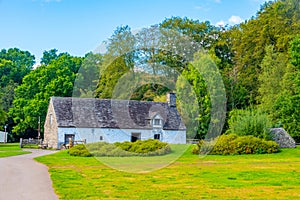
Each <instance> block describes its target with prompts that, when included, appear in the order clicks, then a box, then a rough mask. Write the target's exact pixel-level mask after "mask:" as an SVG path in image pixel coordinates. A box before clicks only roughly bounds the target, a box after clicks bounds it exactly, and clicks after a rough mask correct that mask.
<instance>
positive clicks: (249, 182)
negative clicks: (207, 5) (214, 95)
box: [36, 146, 300, 199]
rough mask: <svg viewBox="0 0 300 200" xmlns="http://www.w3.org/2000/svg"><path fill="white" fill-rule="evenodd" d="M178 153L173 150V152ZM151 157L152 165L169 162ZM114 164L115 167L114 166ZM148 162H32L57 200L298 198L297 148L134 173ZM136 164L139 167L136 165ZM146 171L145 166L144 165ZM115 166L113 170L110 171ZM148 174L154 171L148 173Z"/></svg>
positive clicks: (193, 158)
mask: <svg viewBox="0 0 300 200" xmlns="http://www.w3.org/2000/svg"><path fill="white" fill-rule="evenodd" d="M180 148H182V146H181V147H180V146H179V147H173V149H174V150H175V151H174V152H173V154H174V155H175V156H174V155H173V156H174V157H176V156H177V155H176V151H177V150H179V149H180ZM168 156H169V157H170V156H171V155H165V156H161V157H160V159H158V158H153V163H154V165H156V164H157V163H159V162H161V160H164V158H166V159H168ZM118 159H119V162H117V161H118ZM143 159H144V161H145V162H144V163H146V164H147V163H148V164H149V158H101V159H96V158H93V157H89V158H82V157H71V156H69V155H68V154H67V152H66V151H61V152H58V153H56V154H52V155H48V156H43V157H39V158H36V160H38V161H39V162H41V163H44V164H46V165H47V166H48V167H49V172H50V174H51V178H52V180H53V184H54V188H55V191H56V193H57V194H58V195H59V197H60V199H120V198H121V199H201V198H204V199H249V198H250V199H299V198H300V192H299V191H300V147H299V146H298V148H296V149H283V150H282V152H280V153H277V154H265V155H236V156H213V155H209V156H206V157H204V158H200V157H199V156H197V155H192V154H191V153H190V149H189V150H188V151H186V152H185V153H184V154H183V156H181V157H180V158H179V159H177V160H176V161H175V162H173V163H172V164H170V165H168V166H166V167H163V168H161V169H159V170H155V171H152V172H149V173H139V174H137V173H128V172H122V171H120V170H116V169H113V168H111V167H108V166H107V163H106V165H105V164H102V163H101V162H108V161H109V165H110V166H111V165H112V164H116V165H117V168H118V169H120V167H121V170H122V166H123V165H125V164H126V169H125V171H126V170H127V169H129V168H130V167H131V168H132V170H133V169H136V170H137V171H139V170H141V171H140V172H142V171H143V170H145V169H144V168H139V167H137V166H140V163H143V162H142V160H143ZM137 162H140V163H139V165H137ZM144 166H146V165H144ZM113 167H116V166H113ZM152 170H153V169H152Z"/></svg>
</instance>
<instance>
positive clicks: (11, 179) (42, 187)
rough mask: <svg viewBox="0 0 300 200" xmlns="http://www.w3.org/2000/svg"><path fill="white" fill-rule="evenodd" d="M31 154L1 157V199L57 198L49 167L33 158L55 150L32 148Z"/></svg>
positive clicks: (39, 199)
mask: <svg viewBox="0 0 300 200" xmlns="http://www.w3.org/2000/svg"><path fill="white" fill-rule="evenodd" d="M28 151H31V152H32V153H31V154H25V155H20V156H12V157H6V158H0V200H55V199H58V197H57V195H56V194H55V193H54V190H53V187H52V181H51V179H50V175H49V173H48V168H47V167H46V166H45V165H43V164H41V163H38V162H36V161H34V160H33V158H35V157H38V156H43V155H48V154H52V153H55V151H48V150H40V149H30V150H28Z"/></svg>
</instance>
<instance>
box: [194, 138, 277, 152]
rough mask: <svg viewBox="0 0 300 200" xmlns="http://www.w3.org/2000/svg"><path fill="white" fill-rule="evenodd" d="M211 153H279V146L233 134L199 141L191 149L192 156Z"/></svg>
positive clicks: (272, 142)
mask: <svg viewBox="0 0 300 200" xmlns="http://www.w3.org/2000/svg"><path fill="white" fill-rule="evenodd" d="M207 149H210V150H211V151H210V152H209V154H214V155H233V154H264V153H276V152H279V145H278V144H277V143H276V142H274V141H267V140H264V139H260V138H257V137H254V136H251V135H250V136H237V135H235V134H228V135H221V136H220V137H218V138H217V139H216V140H215V141H212V142H204V141H203V140H201V141H199V142H198V144H197V145H196V146H195V147H194V148H193V150H192V153H193V154H199V153H200V150H201V152H203V151H204V152H205V151H206V150H207Z"/></svg>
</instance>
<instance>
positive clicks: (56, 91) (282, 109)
mask: <svg viewBox="0 0 300 200" xmlns="http://www.w3.org/2000/svg"><path fill="white" fill-rule="evenodd" d="M299 11H300V10H299V2H298V0H278V1H272V2H268V3H265V4H264V5H262V6H261V8H260V10H259V11H258V12H257V14H256V16H254V17H252V18H251V19H249V20H247V21H245V22H243V23H241V24H238V25H235V26H232V27H228V26H226V27H216V26H214V25H212V24H211V23H210V22H208V21H206V22H200V21H198V20H192V19H188V18H180V17H172V18H169V19H165V20H164V21H162V22H161V23H160V24H158V25H154V26H151V27H150V28H147V29H142V30H140V31H139V32H138V33H136V34H133V33H132V32H131V29H130V27H129V26H121V27H118V28H117V29H116V30H115V32H114V33H113V35H112V36H111V37H110V38H109V40H108V41H107V52H106V53H105V54H93V53H88V54H86V56H85V57H74V56H71V55H69V54H68V53H61V54H58V53H57V50H55V49H52V50H49V51H45V52H44V54H43V58H42V59H41V66H39V67H37V68H36V69H33V68H32V67H33V65H34V63H35V58H34V56H33V55H31V54H30V53H29V52H28V51H22V50H19V49H17V48H13V49H8V50H5V49H3V50H2V51H0V94H1V97H0V102H1V107H0V123H1V124H2V125H4V124H5V123H6V124H9V131H12V132H13V133H14V134H15V136H16V137H17V136H23V135H24V134H25V133H29V132H30V133H34V134H36V129H37V120H38V117H39V116H41V118H42V122H43V121H44V117H45V113H46V111H47V105H48V102H49V98H50V97H51V96H72V95H73V96H80V97H98V98H112V97H114V95H116V94H115V93H114V91H115V88H116V87H120V88H122V87H123V88H127V90H128V88H130V87H131V86H130V85H126V84H127V83H126V81H125V82H122V81H123V80H124V79H125V78H127V79H128V78H129V77H130V78H131V80H134V81H137V82H138V81H139V83H140V86H139V87H135V88H133V89H132V90H130V92H131V95H130V98H131V99H136V100H146V101H153V100H160V101H161V100H162V99H163V98H164V95H165V94H166V92H168V91H170V90H176V91H177V92H178V96H179V100H180V98H181V97H182V96H185V97H188V96H190V97H192V96H193V98H196V100H195V101H194V102H192V104H193V105H188V104H184V103H181V104H180V102H179V104H180V105H179V107H180V109H181V111H182V112H183V114H184V115H185V116H188V117H189V119H190V120H189V121H190V122H188V123H191V124H197V125H195V126H194V127H193V129H192V130H189V131H190V133H189V137H194V136H195V137H197V138H203V137H204V136H205V134H206V133H207V131H208V129H209V123H210V119H211V117H212V116H211V112H212V110H211V105H212V103H214V102H212V101H213V100H212V98H211V97H210V96H214V95H215V96H217V95H218V94H217V93H216V94H211V93H210V92H209V86H208V85H207V80H205V74H201V73H200V74H199V70H197V69H196V68H195V66H193V63H192V62H191V60H193V59H191V58H190V57H189V56H194V55H195V53H196V52H198V54H197V55H198V56H199V55H204V54H206V55H209V57H210V60H212V61H214V63H215V65H216V66H217V68H218V69H219V73H220V74H221V76H222V78H223V82H224V85H225V90H226V98H227V103H226V108H227V112H228V113H229V112H230V111H234V110H240V109H248V108H251V109H259V110H260V111H259V112H263V113H265V114H266V115H267V116H268V117H269V119H270V121H271V123H272V126H273V127H274V126H282V127H284V128H285V129H286V130H287V131H288V132H289V133H290V134H291V135H292V136H293V137H294V138H295V139H297V140H298V141H300V131H299V130H298V129H297V128H298V127H299V125H300V113H299V110H300V109H299V105H300V100H299V99H300V36H299V35H300V14H299V13H300V12H299ZM168 30H170V31H168ZM174 32H175V33H174ZM184 36H187V37H188V38H189V40H190V41H193V42H194V43H195V44H198V45H199V46H200V47H201V48H199V46H195V44H194V43H193V44H191V46H189V48H190V52H189V53H188V54H189V55H188V56H187V55H186V54H184V53H183V52H184V51H186V49H185V50H182V49H180V48H181V47H182V46H183V44H185V45H186V44H187V43H186V42H187V41H185V39H184V38H185V37H184ZM170 38H173V39H172V40H171V42H170V41H169V40H170ZM167 40H168V41H167ZM191 49H192V50H191ZM199 52H201V53H200V54H199ZM197 59H200V60H201V59H204V57H203V56H202V57H201V56H200V57H199V58H197ZM205 59H207V58H206V57H205ZM205 62H210V61H205ZM137 66H141V68H140V69H138V68H137ZM166 66H167V67H166ZM145 73H147V74H151V76H153V77H155V76H157V75H161V74H164V75H165V77H167V78H168V79H169V80H172V81H173V82H176V83H177V88H176V87H175V88H170V87H167V86H166V85H163V84H160V82H159V81H158V82H151V81H150V82H149V81H148V82H147V81H144V82H143V80H139V79H138V78H137V77H144V75H145ZM76 77H77V78H76ZM124 77H125V78H124ZM183 79H184V80H185V81H187V83H188V84H189V85H191V88H190V89H191V90H185V91H183V90H182V88H184V87H185V85H184V84H186V83H184V81H182V80H183ZM75 80H76V81H75ZM180 81H181V82H180ZM120 85H122V86H120ZM180 88H181V89H180ZM127 90H126V91H127ZM128 91H129V90H128ZM187 91H190V94H187ZM211 91H214V89H212V90H211ZM192 93H193V94H192ZM181 99H182V98H181ZM196 108H197V109H196ZM184 110H185V111H186V112H185V111H184ZM187 110H188V112H187ZM228 117H229V116H228ZM227 120H228V119H227ZM195 122H197V123H195ZM227 128H228V126H225V128H224V130H223V131H226V129H227ZM193 133H194V134H193Z"/></svg>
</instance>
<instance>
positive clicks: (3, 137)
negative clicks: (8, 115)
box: [0, 131, 7, 143]
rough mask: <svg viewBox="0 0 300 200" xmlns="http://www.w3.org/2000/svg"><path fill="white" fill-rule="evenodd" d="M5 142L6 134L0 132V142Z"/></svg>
mask: <svg viewBox="0 0 300 200" xmlns="http://www.w3.org/2000/svg"><path fill="white" fill-rule="evenodd" d="M4 141H5V142H7V132H3V131H0V142H3V143H4Z"/></svg>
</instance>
